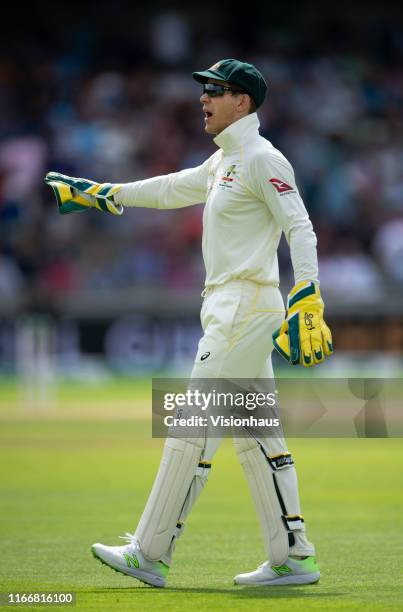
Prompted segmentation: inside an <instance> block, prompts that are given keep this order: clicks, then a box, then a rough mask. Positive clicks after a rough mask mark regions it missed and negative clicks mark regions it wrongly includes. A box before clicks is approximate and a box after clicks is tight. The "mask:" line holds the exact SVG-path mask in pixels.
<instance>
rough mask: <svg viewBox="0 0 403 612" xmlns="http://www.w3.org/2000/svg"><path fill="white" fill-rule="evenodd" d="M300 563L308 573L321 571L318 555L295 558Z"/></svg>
mask: <svg viewBox="0 0 403 612" xmlns="http://www.w3.org/2000/svg"><path fill="white" fill-rule="evenodd" d="M294 561H296V563H298V565H299V566H300V567H301V568H303V569H304V571H305V573H306V574H313V573H315V572H318V571H319V565H318V563H317V561H316V557H307V558H306V559H294Z"/></svg>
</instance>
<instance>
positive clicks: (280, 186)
mask: <svg viewBox="0 0 403 612" xmlns="http://www.w3.org/2000/svg"><path fill="white" fill-rule="evenodd" d="M269 183H271V184H272V185H273V187H274V189H275V190H276V191H278V193H287V192H288V191H295V189H294V187H291V186H290V185H287V183H284V181H280V179H277V178H272V179H270V180H269Z"/></svg>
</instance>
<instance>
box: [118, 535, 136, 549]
mask: <svg viewBox="0 0 403 612" xmlns="http://www.w3.org/2000/svg"><path fill="white" fill-rule="evenodd" d="M119 538H120V539H121V540H125V542H127V543H128V544H129V545H130V546H131V547H132V548H133V549H134V550H136V549H137V548H138V547H139V545H138V542H137V540H136V538H135V536H134V533H129V532H128V531H126V533H125V535H123V536H119Z"/></svg>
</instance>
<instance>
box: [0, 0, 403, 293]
mask: <svg viewBox="0 0 403 612" xmlns="http://www.w3.org/2000/svg"><path fill="white" fill-rule="evenodd" d="M199 17H200V16H199V15H198V14H194V13H186V12H183V11H170V12H159V13H156V16H154V17H152V16H148V15H145V16H144V17H143V21H141V22H138V24H137V27H136V36H133V32H132V30H131V29H130V25H129V24H126V26H125V24H121V25H120V30H119V31H118V33H115V34H114V37H113V36H112V35H111V34H105V28H106V18H105V19H104V21H103V22H102V23H103V25H104V27H101V26H100V25H98V26H97V27H95V28H93V29H91V28H92V27H93V26H92V25H91V24H90V25H88V23H86V22H85V20H84V21H83V22H81V23H80V24H79V25H78V26H77V27H76V28H75V29H74V31H71V30H70V32H69V38H68V44H67V38H66V36H67V35H66V33H64V36H65V38H64V39H63V38H62V42H60V41H58V42H57V43H56V42H55V38H54V37H53V38H52V36H51V34H50V33H49V32H50V31H51V29H52V22H51V19H50V17H49V18H48V22H46V21H45V25H42V30H40V31H39V32H37V36H36V37H35V36H33V35H32V36H30V35H27V36H26V37H25V38H24V42H23V44H20V45H17V44H15V45H11V46H8V47H7V48H6V46H5V45H3V47H2V52H1V56H0V122H1V123H0V300H2V301H3V300H13V299H18V298H19V297H21V296H24V295H26V294H27V293H29V292H34V293H35V292H39V293H42V294H43V295H45V296H46V295H49V296H51V295H59V296H60V295H61V296H65V295H72V294H74V293H76V292H80V293H81V292H83V291H85V292H88V291H90V292H97V291H117V290H120V289H125V288H127V287H139V288H141V287H144V286H161V287H201V286H202V284H203V264H202V260H201V246H200V238H201V231H202V225H201V219H202V206H195V207H189V208H187V209H182V210H179V211H170V212H165V213H161V212H159V211H150V210H144V209H136V210H126V211H125V213H124V215H123V217H116V218H115V217H112V216H111V215H107V214H101V213H98V212H97V211H90V212H88V213H85V214H74V215H67V216H63V217H62V216H59V214H58V213H57V209H56V205H55V202H54V197H53V194H52V192H51V191H50V190H49V188H47V187H46V186H45V185H44V184H43V176H44V174H45V172H46V171H48V170H57V171H60V172H63V173H66V174H71V175H74V176H83V177H87V178H92V179H94V180H98V181H100V182H103V181H110V182H126V181H131V180H136V179H140V178H147V177H150V176H154V175H158V174H165V173H169V172H176V171H178V170H180V169H182V168H187V167H191V166H195V165H198V164H199V163H201V162H202V161H203V160H204V159H206V157H207V156H209V155H210V154H211V153H212V152H213V151H214V150H215V145H214V143H212V142H211V139H210V137H208V136H207V135H206V134H205V133H204V124H203V115H202V112H201V107H200V103H199V96H200V93H201V92H200V86H199V85H198V84H197V83H195V82H194V81H193V80H192V78H191V72H192V70H199V69H203V68H206V67H207V66H209V65H211V64H212V63H214V62H215V61H217V60H218V59H220V58H223V57H240V58H241V59H245V60H246V61H251V62H253V63H255V64H256V65H257V66H258V67H259V68H260V70H261V71H262V72H263V74H264V75H265V77H266V79H267V82H268V85H269V90H268V98H267V101H266V103H265V104H264V106H263V107H262V108H261V109H260V110H259V113H258V114H259V119H260V122H261V132H262V134H263V135H264V136H265V137H266V138H268V139H269V140H270V141H271V142H272V143H273V144H274V145H275V146H276V147H278V148H279V149H280V150H281V151H282V152H283V153H284V154H285V155H286V156H287V157H288V158H289V160H290V161H291V163H292V164H293V166H294V169H295V173H296V177H297V183H298V185H299V187H300V191H301V194H302V196H303V198H304V201H305V203H306V206H307V209H308V211H309V213H310V215H311V218H312V221H313V223H314V226H315V229H316V232H317V234H318V238H319V256H320V271H321V282H322V286H323V291H324V293H325V294H326V296H327V299H329V298H330V297H331V296H334V297H335V298H339V299H342V298H343V295H346V294H348V296H349V299H350V300H351V299H354V298H357V300H360V301H361V300H365V299H366V297H368V299H371V298H372V297H373V296H374V295H379V294H380V293H382V291H384V290H385V287H388V288H390V287H392V288H394V289H395V290H397V291H398V290H399V289H400V290H401V291H403V266H402V265H401V262H402V259H403V139H402V132H403V70H402V69H403V30H402V29H401V28H400V29H399V24H398V23H396V21H395V20H394V19H393V18H392V17H391V18H390V19H389V20H386V21H385V20H384V21H383V22H381V23H379V24H378V26H377V27H375V26H374V24H373V23H372V22H371V23H370V24H367V27H364V26H363V30H362V32H360V33H357V32H356V31H355V30H354V27H347V26H343V24H342V23H334V22H326V23H325V24H322V26H321V28H320V29H318V31H315V42H314V44H311V45H309V44H307V41H306V38H304V28H303V27H302V28H301V31H302V33H301V34H300V36H299V37H298V36H296V35H295V30H292V29H291V30H287V28H286V27H283V28H282V29H280V30H279V31H278V32H277V33H276V35H274V33H273V29H270V28H269V26H268V28H267V30H265V27H264V24H263V25H262V24H259V23H258V21H256V23H255V25H254V28H255V30H254V32H253V36H252V34H251V33H250V30H248V31H249V36H246V35H244V36H243V37H242V36H241V37H240V36H239V32H241V31H242V24H241V23H238V27H234V28H233V29H232V30H231V28H225V27H224V25H223V23H222V16H221V20H220V19H218V20H217V21H216V22H215V23H214V24H210V26H209V27H210V29H209V28H208V27H207V25H208V24H207V21H205V22H204V21H203V19H200V18H199ZM235 25H236V24H235ZM249 25H250V24H249ZM306 27H307V28H308V25H307V26H306ZM47 28H48V30H49V31H47V32H46V33H47V35H46V36H44V29H45V30H46V29H47ZM306 31H308V30H306ZM58 34H60V32H58ZM280 267H281V270H282V272H283V274H287V271H288V274H291V269H290V262H289V255H288V250H287V247H286V244H285V243H282V246H281V249H280ZM289 284H290V285H291V284H292V280H291V278H290V283H289ZM287 288H288V287H287Z"/></svg>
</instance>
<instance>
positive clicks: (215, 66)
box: [209, 62, 221, 70]
mask: <svg viewBox="0 0 403 612" xmlns="http://www.w3.org/2000/svg"><path fill="white" fill-rule="evenodd" d="M220 66H221V62H217V63H215V64H213V65H212V66H210V68H209V70H218V69H219V67H220Z"/></svg>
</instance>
